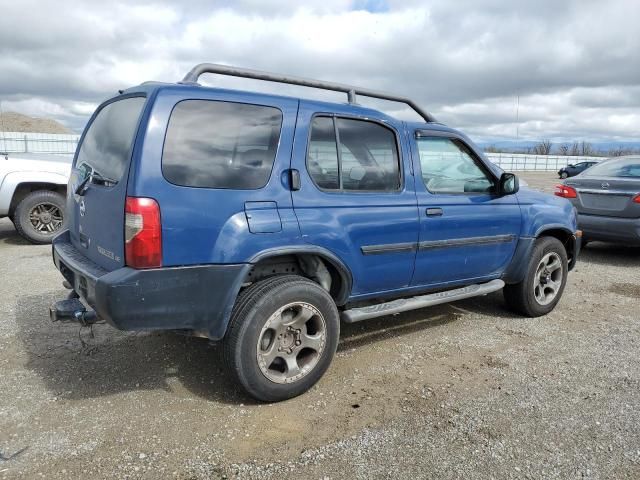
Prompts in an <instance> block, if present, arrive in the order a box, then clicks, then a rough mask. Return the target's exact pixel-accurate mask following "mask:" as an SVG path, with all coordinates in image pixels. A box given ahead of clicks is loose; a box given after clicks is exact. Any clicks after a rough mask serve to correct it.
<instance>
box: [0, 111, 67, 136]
mask: <svg viewBox="0 0 640 480" xmlns="http://www.w3.org/2000/svg"><path fill="white" fill-rule="evenodd" d="M0 131H4V132H36V133H72V132H71V130H69V129H68V128H67V127H65V126H64V125H62V124H61V123H58V122H56V121H55V120H51V119H50V118H37V117H29V116H28V115H23V114H21V113H16V112H4V113H2V114H1V115H0Z"/></svg>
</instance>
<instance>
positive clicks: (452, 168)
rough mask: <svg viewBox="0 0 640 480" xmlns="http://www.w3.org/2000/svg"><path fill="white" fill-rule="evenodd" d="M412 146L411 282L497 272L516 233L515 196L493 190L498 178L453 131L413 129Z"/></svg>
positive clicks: (439, 282) (509, 252)
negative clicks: (414, 244) (414, 220)
mask: <svg viewBox="0 0 640 480" xmlns="http://www.w3.org/2000/svg"><path fill="white" fill-rule="evenodd" d="M412 145H413V151H414V153H413V154H414V157H413V158H414V165H415V169H416V192H417V198H418V211H419V214H420V242H419V245H418V252H417V256H416V267H415V272H414V275H413V280H412V285H415V286H419V285H424V286H438V285H446V284H456V283H467V282H472V281H479V280H482V279H488V278H496V277H498V276H499V275H500V274H501V273H502V271H503V270H504V269H505V268H506V266H507V264H508V263H509V261H510V260H511V258H512V256H513V253H514V250H515V245H516V241H517V239H518V236H519V235H520V227H521V214H520V206H519V204H518V200H517V198H516V195H508V196H498V195H496V193H495V191H496V186H497V183H498V178H497V177H496V176H494V175H493V173H492V172H491V170H490V169H489V168H488V167H487V166H486V165H484V163H483V161H482V159H481V158H480V156H479V155H477V154H476V153H475V152H474V150H473V149H472V148H471V147H470V146H469V145H468V144H467V143H466V141H465V140H464V139H463V138H461V137H459V136H456V135H455V134H453V133H448V132H442V133H439V132H433V131H426V132H416V134H415V136H413V143H412Z"/></svg>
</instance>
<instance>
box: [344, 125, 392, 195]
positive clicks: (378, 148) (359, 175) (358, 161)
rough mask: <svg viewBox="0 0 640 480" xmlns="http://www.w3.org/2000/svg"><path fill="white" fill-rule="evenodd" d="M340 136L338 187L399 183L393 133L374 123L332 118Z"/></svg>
mask: <svg viewBox="0 0 640 480" xmlns="http://www.w3.org/2000/svg"><path fill="white" fill-rule="evenodd" d="M336 122H337V125H338V134H339V136H340V158H341V161H342V163H341V165H340V167H341V171H342V188H343V189H345V190H397V189H398V187H399V186H400V169H399V166H398V148H397V146H396V136H395V134H394V133H393V132H392V131H391V130H389V129H388V128H386V127H383V126H382V125H380V124H378V123H373V122H366V121H362V120H351V119H346V118H338V119H336Z"/></svg>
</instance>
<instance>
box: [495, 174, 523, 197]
mask: <svg viewBox="0 0 640 480" xmlns="http://www.w3.org/2000/svg"><path fill="white" fill-rule="evenodd" d="M518 190H520V181H519V180H518V176H517V175H516V174H515V173H503V174H502V175H501V176H500V186H499V192H500V195H513V194H514V193H516V192H517V191H518Z"/></svg>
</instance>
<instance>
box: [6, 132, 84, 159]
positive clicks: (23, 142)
mask: <svg viewBox="0 0 640 480" xmlns="http://www.w3.org/2000/svg"><path fill="white" fill-rule="evenodd" d="M79 140H80V135H75V134H69V135H66V134H59V133H24V132H0V152H6V153H53V154H57V155H73V154H74V153H75V151H76V147H77V146H78V141H79Z"/></svg>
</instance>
